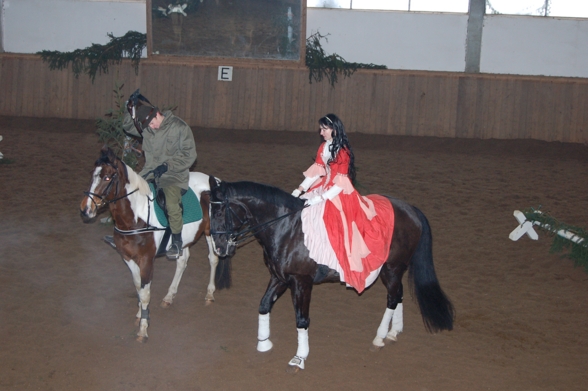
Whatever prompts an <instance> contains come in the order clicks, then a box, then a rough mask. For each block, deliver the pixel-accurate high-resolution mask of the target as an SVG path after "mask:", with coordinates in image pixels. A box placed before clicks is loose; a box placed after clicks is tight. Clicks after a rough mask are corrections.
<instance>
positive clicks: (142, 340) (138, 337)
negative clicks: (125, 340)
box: [137, 336, 149, 343]
mask: <svg viewBox="0 0 588 391" xmlns="http://www.w3.org/2000/svg"><path fill="white" fill-rule="evenodd" d="M148 340H149V337H141V336H137V342H139V343H147V341H148Z"/></svg>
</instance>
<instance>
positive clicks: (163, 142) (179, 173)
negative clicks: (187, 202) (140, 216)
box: [123, 110, 197, 190]
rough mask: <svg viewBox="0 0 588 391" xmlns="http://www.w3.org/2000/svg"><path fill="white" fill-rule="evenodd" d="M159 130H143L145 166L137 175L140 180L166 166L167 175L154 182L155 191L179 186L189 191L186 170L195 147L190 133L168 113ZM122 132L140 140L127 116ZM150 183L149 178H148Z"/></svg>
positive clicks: (188, 128)
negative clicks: (164, 164) (160, 166)
mask: <svg viewBox="0 0 588 391" xmlns="http://www.w3.org/2000/svg"><path fill="white" fill-rule="evenodd" d="M163 116H164V117H165V118H164V120H163V121H162V122H161V126H160V127H159V129H151V128H150V127H147V128H146V129H145V130H143V145H142V149H143V152H144V153H145V166H144V167H143V169H142V170H141V172H140V173H139V175H141V176H143V175H145V174H147V173H148V172H149V171H151V170H153V169H154V168H155V167H158V166H159V165H161V164H163V163H167V172H166V173H164V174H163V175H162V176H161V178H159V180H157V182H156V183H157V186H158V187H161V188H163V187H167V186H172V185H174V186H179V187H181V188H182V189H185V190H187V189H188V180H189V179H190V174H189V172H190V171H189V170H190V167H191V166H192V164H194V162H195V161H196V156H197V155H196V143H195V142H194V135H193V134H192V129H191V128H190V127H189V126H188V124H186V123H185V122H184V121H183V120H182V119H181V118H179V117H176V116H175V115H173V113H172V112H171V111H170V110H167V111H165V112H164V113H163ZM123 129H124V130H125V132H127V133H129V134H132V135H134V136H138V137H141V135H140V134H139V132H138V131H137V129H136V128H135V125H134V123H133V119H132V118H131V115H130V114H129V113H126V114H125V117H124V119H123ZM147 179H149V177H148V178H147Z"/></svg>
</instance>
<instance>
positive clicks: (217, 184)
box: [209, 176, 250, 257]
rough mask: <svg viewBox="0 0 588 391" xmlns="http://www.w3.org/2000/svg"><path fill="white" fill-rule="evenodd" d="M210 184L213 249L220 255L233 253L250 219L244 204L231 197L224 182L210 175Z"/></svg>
mask: <svg viewBox="0 0 588 391" xmlns="http://www.w3.org/2000/svg"><path fill="white" fill-rule="evenodd" d="M209 184H210V235H211V236H212V241H213V242H214V251H215V253H216V254H217V255H218V256H220V257H227V256H233V255H235V251H236V250H237V244H238V239H239V236H240V235H242V232H243V227H244V226H246V225H248V221H249V219H250V216H249V211H248V209H247V208H246V206H245V205H244V204H243V203H241V202H240V201H238V200H236V199H231V196H230V194H227V193H230V192H229V191H227V186H226V183H223V182H221V181H219V180H217V179H216V178H215V177H213V176H211V177H210V178H209Z"/></svg>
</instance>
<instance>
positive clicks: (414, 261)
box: [210, 177, 455, 372]
mask: <svg viewBox="0 0 588 391" xmlns="http://www.w3.org/2000/svg"><path fill="white" fill-rule="evenodd" d="M386 198H388V199H389V200H390V203H391V204H392V206H393V208H394V213H395V223H394V228H393V237H392V243H391V245H390V252H389V256H388V259H387V260H386V262H385V264H384V265H383V266H382V268H381V271H380V278H381V279H382V282H383V283H384V285H385V286H386V289H387V291H388V297H387V305H386V311H385V313H384V316H383V318H382V321H381V323H380V325H379V327H378V329H377V332H376V337H375V338H374V340H373V342H372V343H373V347H372V350H378V349H379V348H381V347H383V346H384V345H385V343H384V342H385V341H386V340H388V341H395V340H396V339H397V336H398V334H399V333H400V332H402V328H403V320H402V297H403V286H402V276H403V275H404V272H405V271H406V270H408V276H409V283H410V285H411V286H412V288H413V291H414V296H415V297H416V299H417V302H418V304H419V308H420V311H421V315H422V318H423V322H424V325H425V327H426V329H427V330H428V331H429V332H438V331H442V330H451V329H452V328H453V321H454V316H455V315H454V309H453V305H452V304H451V302H450V301H449V299H448V298H447V296H446V295H445V293H444V292H443V290H442V289H441V287H440V285H439V281H438V280H437V276H436V274H435V267H434V265H433V252H432V234H431V228H430V226H429V223H428V221H427V218H426V217H425V216H424V214H423V213H422V212H421V211H420V210H419V209H417V208H416V207H414V206H411V205H409V204H408V203H406V202H404V201H402V200H399V199H395V198H390V197H386ZM303 208H304V200H302V199H300V198H295V197H293V196H292V195H290V194H289V193H287V192H285V191H282V190H280V189H278V188H276V187H272V186H268V185H263V184H259V183H253V182H233V183H229V182H220V181H218V180H217V179H215V178H213V177H210V227H211V234H212V238H213V241H214V246H215V251H216V252H217V254H218V255H219V256H232V255H233V254H234V253H235V251H236V248H237V245H238V244H239V243H241V242H242V241H243V240H245V239H246V237H248V236H254V237H255V238H256V239H257V241H258V242H259V244H260V245H261V247H262V248H263V253H264V261H265V264H266V266H267V268H268V269H269V271H270V275H271V277H270V281H269V284H268V287H267V290H266V292H265V294H264V295H263V298H262V299H261V304H260V306H259V326H258V344H257V350H258V351H262V352H264V351H268V350H270V349H271V348H272V346H273V345H272V342H271V341H270V340H269V337H270V319H269V314H270V311H271V310H272V307H273V305H274V303H275V302H276V301H277V299H278V298H279V297H280V296H281V295H282V294H283V293H284V292H285V291H286V290H287V289H288V288H289V289H290V292H291V295H292V301H293V304H294V311H295V314H296V328H297V329H298V350H297V352H296V355H295V356H294V358H292V359H291V360H290V362H289V363H288V371H290V372H296V371H298V370H300V369H304V362H305V360H306V358H307V356H308V353H309V345H308V326H309V323H310V318H309V309H310V299H311V293H312V287H313V284H316V283H322V282H339V277H338V275H335V273H334V271H333V270H329V269H328V268H326V267H325V266H323V265H320V266H319V265H318V264H317V263H316V262H315V261H314V260H312V259H311V258H310V257H309V252H308V250H307V248H306V246H305V245H304V233H303V232H302V221H301V217H300V216H301V210H302V209H303ZM325 268H326V269H327V270H325Z"/></svg>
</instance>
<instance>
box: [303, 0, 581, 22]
mask: <svg viewBox="0 0 588 391" xmlns="http://www.w3.org/2000/svg"><path fill="white" fill-rule="evenodd" d="M307 6H308V7H316V8H345V9H358V10H359V9H366V10H367V9H369V10H392V11H425V12H462V13H467V12H468V8H469V0H444V1H441V0H307ZM486 14H506V15H534V16H553V17H572V18H588V0H486Z"/></svg>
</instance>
